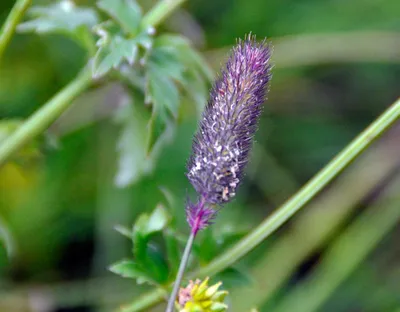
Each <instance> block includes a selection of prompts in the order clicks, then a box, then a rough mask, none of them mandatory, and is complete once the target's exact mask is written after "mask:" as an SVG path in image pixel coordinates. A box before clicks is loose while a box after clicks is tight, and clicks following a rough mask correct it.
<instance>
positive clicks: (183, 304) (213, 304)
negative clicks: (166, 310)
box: [175, 277, 228, 312]
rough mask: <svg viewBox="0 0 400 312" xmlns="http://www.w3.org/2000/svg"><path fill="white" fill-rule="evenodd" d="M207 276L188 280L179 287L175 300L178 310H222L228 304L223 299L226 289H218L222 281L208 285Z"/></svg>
mask: <svg viewBox="0 0 400 312" xmlns="http://www.w3.org/2000/svg"><path fill="white" fill-rule="evenodd" d="M208 281H209V278H208V277H207V278H206V279H204V281H203V282H201V281H200V280H196V281H194V282H193V281H190V282H189V285H188V286H187V287H185V288H181V289H180V291H179V294H178V299H177V301H176V304H175V305H176V308H177V310H178V311H179V312H224V311H226V310H227V309H228V306H227V305H226V304H225V303H224V299H225V297H226V295H227V294H228V292H227V291H224V290H218V289H219V287H220V286H221V285H222V282H218V283H216V284H214V285H212V286H208Z"/></svg>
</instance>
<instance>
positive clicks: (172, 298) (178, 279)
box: [165, 231, 196, 312]
mask: <svg viewBox="0 0 400 312" xmlns="http://www.w3.org/2000/svg"><path fill="white" fill-rule="evenodd" d="M195 237H196V232H194V231H192V232H191V233H190V236H189V239H188V241H187V243H186V247H185V251H184V252H183V256H182V259H181V264H180V265H179V270H178V274H177V275H176V279H175V283H174V288H173V289H172V292H171V296H170V297H169V300H168V305H167V309H166V310H165V312H173V311H174V304H175V299H176V296H177V295H178V291H179V286H180V285H181V282H182V278H183V273H185V269H186V266H187V263H188V260H189V256H190V251H191V250H192V246H193V241H194V238H195Z"/></svg>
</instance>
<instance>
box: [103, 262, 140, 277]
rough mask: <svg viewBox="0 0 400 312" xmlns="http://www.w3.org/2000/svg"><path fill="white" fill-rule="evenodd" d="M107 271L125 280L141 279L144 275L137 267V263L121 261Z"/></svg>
mask: <svg viewBox="0 0 400 312" xmlns="http://www.w3.org/2000/svg"><path fill="white" fill-rule="evenodd" d="M109 270H110V271H111V272H113V273H115V274H118V275H120V276H122V277H126V278H139V277H140V278H143V277H144V276H146V273H145V272H144V271H143V270H142V269H141V268H140V267H139V265H138V264H137V263H135V262H134V261H131V260H121V261H118V262H116V263H114V264H112V265H111V266H110V267H109Z"/></svg>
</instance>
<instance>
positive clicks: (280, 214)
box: [193, 99, 400, 276]
mask: <svg viewBox="0 0 400 312" xmlns="http://www.w3.org/2000/svg"><path fill="white" fill-rule="evenodd" d="M399 116H400V99H398V100H397V101H396V102H395V103H394V104H392V105H391V106H390V107H389V108H388V109H387V110H386V111H385V112H384V113H383V114H382V115H381V116H380V117H379V118H378V119H377V120H375V121H374V122H373V123H372V124H371V125H370V126H369V127H368V128H366V129H365V130H364V131H363V132H361V134H360V135H358V136H357V137H356V138H355V139H354V140H353V141H352V142H351V143H350V144H349V145H348V146H347V147H346V148H345V149H344V150H343V151H342V152H340V153H339V154H338V155H337V156H336V157H335V158H333V159H332V160H331V161H330V162H329V163H328V165H326V166H325V167H324V168H323V169H322V170H321V171H320V172H318V173H317V175H315V176H314V177H313V178H312V179H311V180H310V181H309V182H308V183H307V184H306V185H304V186H303V187H302V188H301V189H300V190H299V191H298V192H297V193H296V194H295V195H294V196H292V197H291V198H290V199H289V200H288V201H287V202H286V203H284V204H283V206H281V207H280V208H279V209H278V210H277V211H276V212H274V213H273V214H272V215H271V216H270V217H268V218H266V219H265V220H264V221H263V222H262V223H261V224H260V225H259V226H258V227H256V228H255V229H254V230H253V231H252V232H251V233H250V234H248V235H247V236H246V237H244V238H243V239H242V240H240V241H239V242H238V243H237V244H236V245H235V246H233V247H232V248H231V249H229V250H227V251H226V252H224V253H223V254H222V255H221V256H220V257H218V258H217V259H215V260H214V261H212V262H211V263H210V264H209V265H208V266H206V267H204V268H203V269H200V270H198V271H196V272H194V273H193V275H196V276H206V275H214V274H215V273H218V272H220V271H222V270H223V269H225V268H226V267H228V266H230V265H231V264H233V263H235V262H236V261H237V260H238V259H240V258H241V257H243V256H244V255H245V254H247V253H248V252H249V251H250V250H252V249H253V248H254V247H256V246H257V245H258V244H259V243H261V242H262V241H263V240H264V239H265V238H267V237H268V236H269V235H270V234H271V233H273V232H274V231H275V230H276V229H278V228H279V227H280V226H281V225H282V224H284V223H285V222H286V221H287V220H288V219H289V218H290V217H291V216H293V215H294V214H295V213H296V212H297V211H299V210H300V209H301V208H302V207H304V206H305V204H306V203H307V202H308V201H309V200H310V199H311V198H313V197H314V196H315V195H316V194H318V192H319V191H320V190H322V189H323V188H324V187H325V186H326V185H328V184H329V183H330V182H331V181H332V180H333V178H335V177H336V176H337V175H338V174H339V173H340V172H341V171H342V170H343V169H344V168H345V167H346V166H348V165H349V164H350V163H351V162H352V161H353V160H354V159H355V158H356V157H357V155H359V154H360V153H361V152H362V151H363V150H364V149H365V148H366V147H367V146H368V145H369V144H370V143H371V142H372V141H373V140H374V139H376V138H377V137H378V136H379V135H381V134H382V133H383V132H384V131H385V130H387V129H388V128H389V126H390V125H391V124H392V123H393V122H395V121H396V120H397V119H398V118H399Z"/></svg>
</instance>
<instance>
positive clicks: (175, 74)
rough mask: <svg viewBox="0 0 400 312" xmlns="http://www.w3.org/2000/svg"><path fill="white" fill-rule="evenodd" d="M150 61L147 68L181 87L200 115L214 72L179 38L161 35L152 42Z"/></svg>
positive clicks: (184, 40) (186, 42)
mask: <svg viewBox="0 0 400 312" xmlns="http://www.w3.org/2000/svg"><path fill="white" fill-rule="evenodd" d="M149 61H150V62H149V66H150V67H151V66H153V67H156V68H157V70H158V71H161V72H167V73H168V74H167V75H168V76H169V77H171V78H173V79H175V80H176V81H178V82H179V83H180V84H181V85H182V86H183V88H184V89H185V91H186V93H187V94H188V95H189V97H190V98H191V99H193V100H194V101H195V103H196V109H197V112H198V114H199V115H200V114H201V113H202V111H203V109H204V105H205V103H206V102H207V98H208V87H207V83H206V82H207V80H209V81H211V80H213V72H212V70H211V69H210V67H209V66H208V64H207V63H206V61H205V60H204V59H203V57H202V56H201V55H200V54H199V53H198V52H197V51H196V50H194V49H193V48H192V47H191V46H190V43H189V42H188V41H187V40H186V39H185V38H183V37H181V36H176V35H161V36H159V37H157V38H156V39H155V40H154V47H153V52H152V56H151V57H150V60H149ZM206 78H208V79H206Z"/></svg>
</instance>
